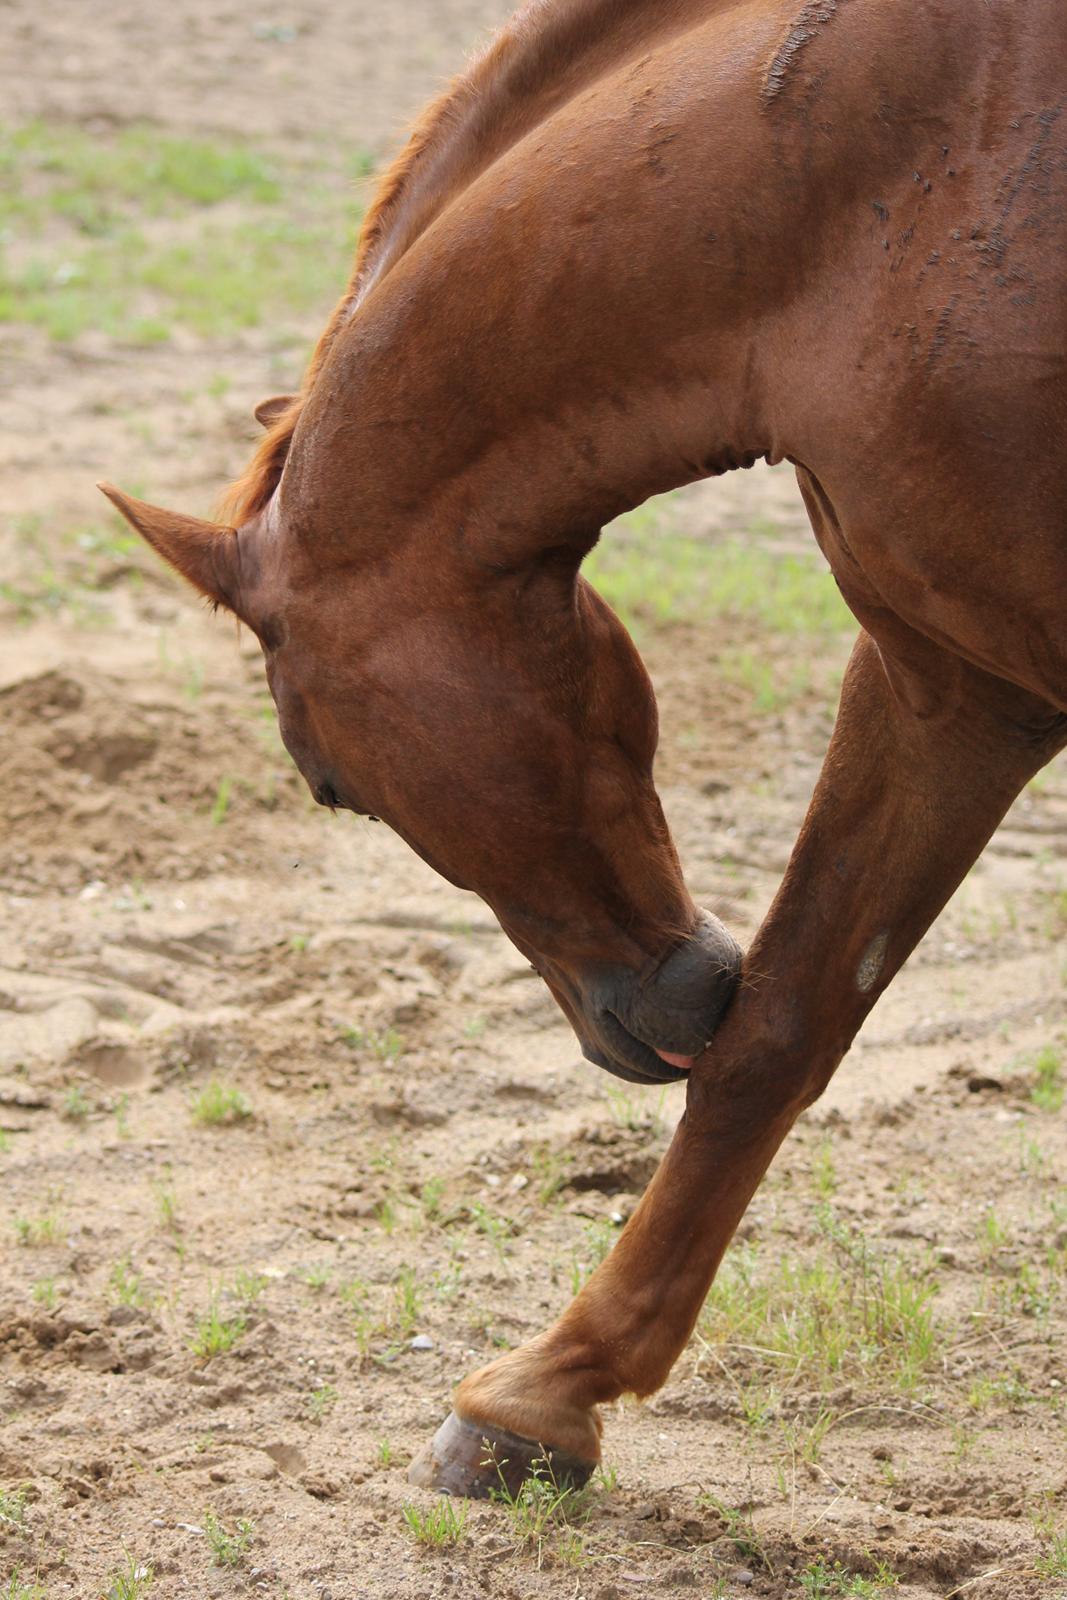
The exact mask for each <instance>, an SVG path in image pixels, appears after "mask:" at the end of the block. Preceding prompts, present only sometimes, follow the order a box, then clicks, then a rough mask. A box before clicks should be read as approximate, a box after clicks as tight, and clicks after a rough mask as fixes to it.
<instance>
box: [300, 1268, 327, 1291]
mask: <svg viewBox="0 0 1067 1600" xmlns="http://www.w3.org/2000/svg"><path fill="white" fill-rule="evenodd" d="M330 1277H331V1273H330V1269H329V1267H327V1266H324V1265H323V1264H322V1263H321V1262H316V1263H315V1264H314V1265H313V1266H310V1267H308V1268H306V1270H305V1272H304V1282H305V1283H306V1284H307V1286H308V1288H309V1289H313V1290H314V1291H315V1293H316V1294H318V1293H319V1292H320V1291H321V1290H323V1289H325V1287H326V1285H327V1284H328V1283H329V1281H330Z"/></svg>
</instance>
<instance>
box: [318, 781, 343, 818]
mask: <svg viewBox="0 0 1067 1600" xmlns="http://www.w3.org/2000/svg"><path fill="white" fill-rule="evenodd" d="M314 799H315V804H316V805H319V806H328V807H329V808H330V810H331V811H336V810H337V807H338V806H339V805H340V804H341V802H340V800H339V799H338V798H337V791H336V790H335V789H334V788H332V787H331V785H330V784H328V783H320V784H319V786H318V788H317V789H316V790H315V791H314Z"/></svg>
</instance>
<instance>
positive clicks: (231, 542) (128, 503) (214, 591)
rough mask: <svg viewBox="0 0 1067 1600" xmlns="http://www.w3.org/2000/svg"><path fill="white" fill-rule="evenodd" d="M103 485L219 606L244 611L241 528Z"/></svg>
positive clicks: (132, 520) (155, 545)
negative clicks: (185, 513) (162, 506)
mask: <svg viewBox="0 0 1067 1600" xmlns="http://www.w3.org/2000/svg"><path fill="white" fill-rule="evenodd" d="M97 488H98V489H100V491H101V492H102V493H103V494H106V495H107V497H108V499H109V500H110V501H111V504H112V505H113V506H114V507H115V509H116V510H117V511H119V512H120V513H121V514H122V516H124V517H125V518H126V521H127V522H128V523H129V524H130V527H131V528H135V529H136V530H137V532H138V533H139V534H140V535H141V537H142V539H146V540H147V541H148V543H149V544H150V545H151V546H152V548H153V550H156V551H158V552H159V554H160V555H161V556H162V557H163V559H164V561H167V562H169V563H170V565H171V566H172V567H173V568H174V569H175V571H176V572H180V573H181V575H182V577H183V578H186V579H188V581H189V582H190V583H191V584H192V585H193V587H194V588H196V589H199V590H200V593H201V594H204V595H207V597H208V599H209V600H212V601H214V603H215V604H216V605H221V606H226V607H227V609H228V610H230V611H233V612H235V613H236V614H237V615H238V616H240V615H241V606H240V565H239V563H240V556H239V550H238V545H237V530H236V529H235V528H227V527H225V526H224V525H223V524H221V523H217V522H201V521H200V519H199V518H198V517H186V516H183V515H182V514H181V512H179V511H163V510H161V509H160V507H159V506H150V505H149V504H148V502H147V501H145V500H135V499H134V498H133V496H132V495H128V494H123V493H122V490H121V489H116V488H115V486H114V484H112V483H100V484H98V485H97Z"/></svg>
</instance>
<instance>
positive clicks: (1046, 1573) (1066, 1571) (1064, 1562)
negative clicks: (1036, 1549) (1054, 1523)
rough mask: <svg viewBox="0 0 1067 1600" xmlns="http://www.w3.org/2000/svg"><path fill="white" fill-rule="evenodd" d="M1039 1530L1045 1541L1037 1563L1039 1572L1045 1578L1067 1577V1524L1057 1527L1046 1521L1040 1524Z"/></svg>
mask: <svg viewBox="0 0 1067 1600" xmlns="http://www.w3.org/2000/svg"><path fill="white" fill-rule="evenodd" d="M1037 1531H1038V1533H1040V1534H1043V1535H1044V1541H1045V1547H1044V1549H1043V1550H1042V1552H1041V1554H1040V1555H1039V1556H1038V1558H1037V1561H1036V1563H1035V1565H1036V1567H1037V1570H1038V1572H1039V1573H1040V1574H1041V1576H1042V1577H1043V1578H1067V1526H1065V1527H1062V1528H1058V1529H1056V1528H1051V1527H1049V1525H1048V1524H1047V1522H1046V1523H1045V1524H1044V1525H1041V1524H1039V1525H1038V1530H1037Z"/></svg>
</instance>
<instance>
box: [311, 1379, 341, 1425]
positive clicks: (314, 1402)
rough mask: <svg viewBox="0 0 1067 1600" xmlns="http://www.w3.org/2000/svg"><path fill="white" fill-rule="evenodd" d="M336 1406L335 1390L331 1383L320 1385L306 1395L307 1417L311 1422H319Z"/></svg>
mask: <svg viewBox="0 0 1067 1600" xmlns="http://www.w3.org/2000/svg"><path fill="white" fill-rule="evenodd" d="M336 1404H337V1390H336V1389H335V1388H334V1386H333V1384H332V1383H322V1384H320V1385H319V1387H318V1388H317V1389H312V1391H311V1393H310V1394H309V1395H308V1401H307V1408H308V1416H309V1417H310V1418H311V1420H312V1422H321V1421H322V1420H323V1418H324V1417H325V1416H326V1415H327V1413H328V1412H330V1411H332V1410H333V1408H334V1406H335V1405H336Z"/></svg>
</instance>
